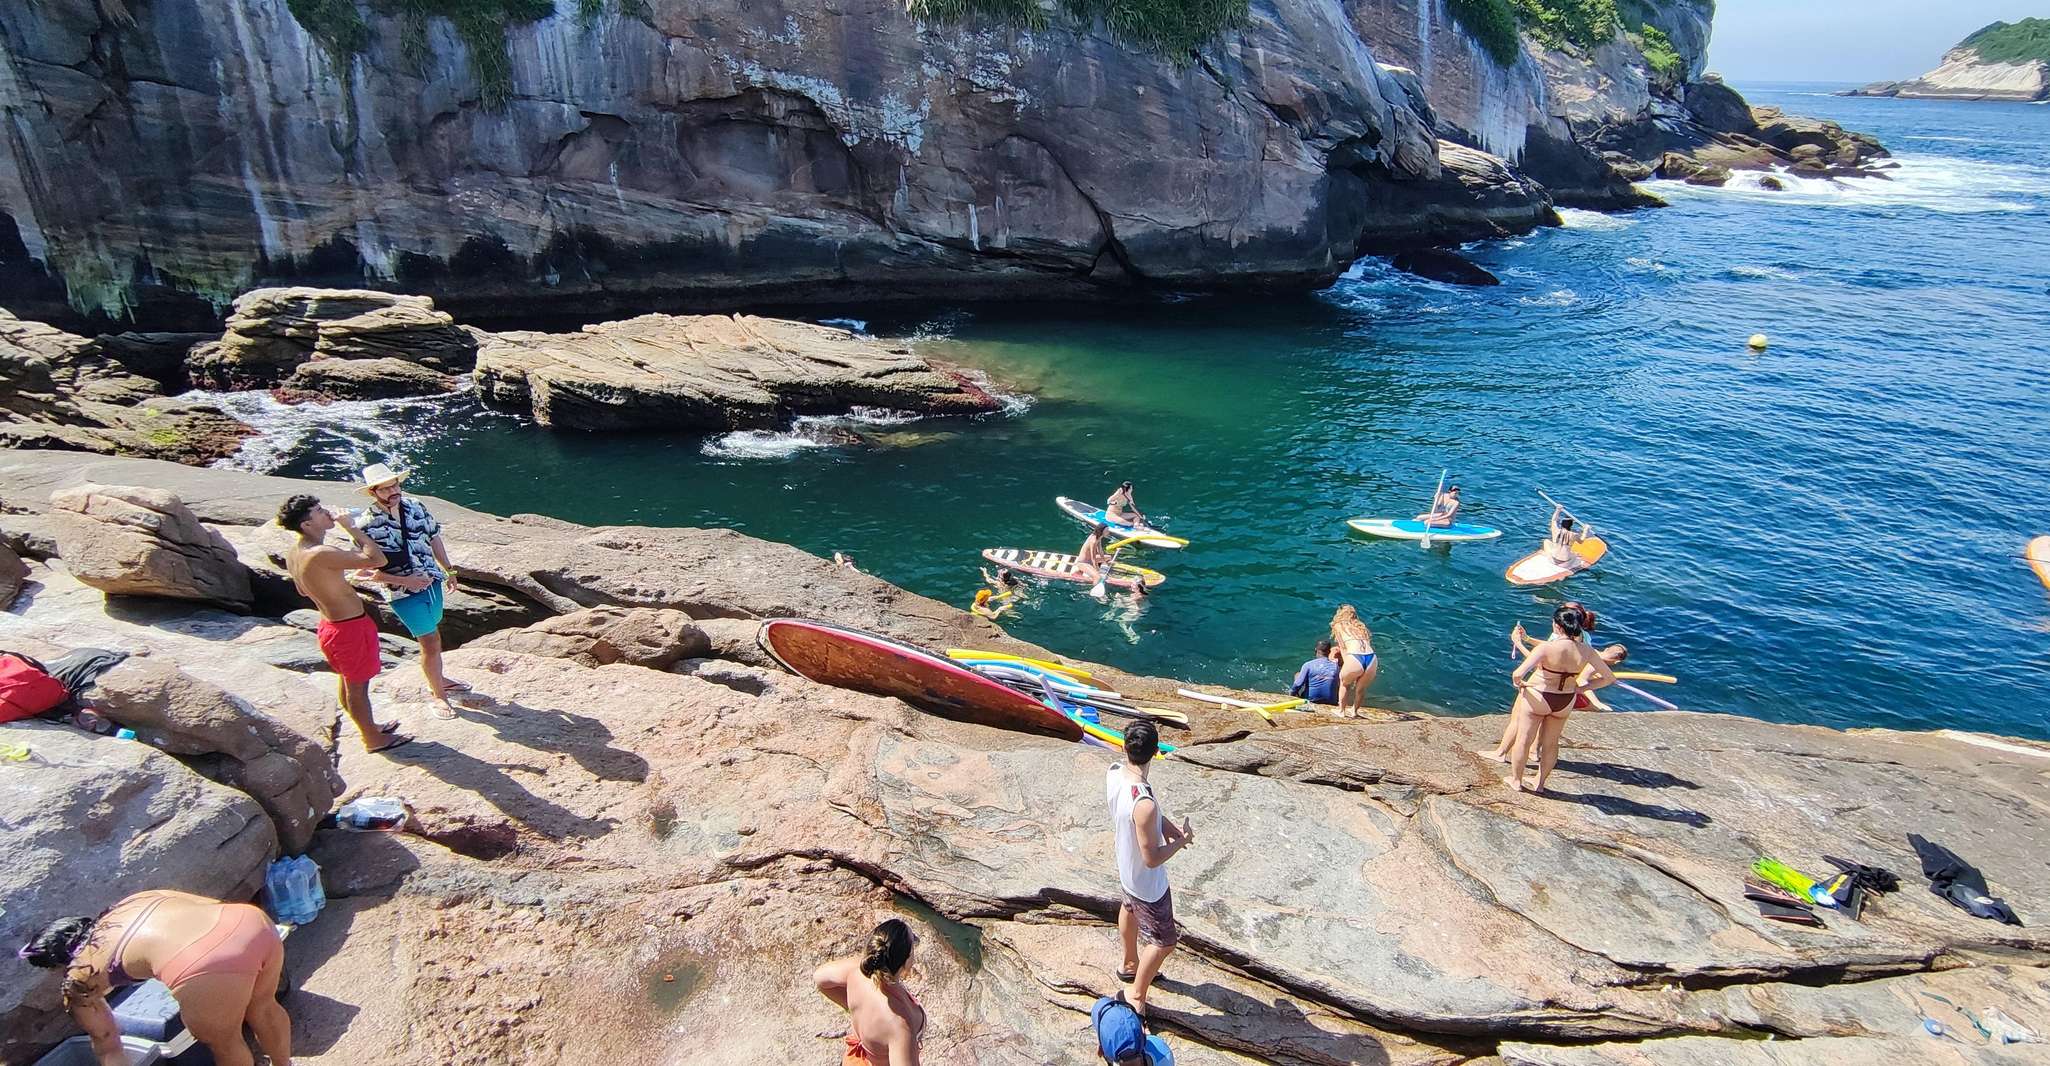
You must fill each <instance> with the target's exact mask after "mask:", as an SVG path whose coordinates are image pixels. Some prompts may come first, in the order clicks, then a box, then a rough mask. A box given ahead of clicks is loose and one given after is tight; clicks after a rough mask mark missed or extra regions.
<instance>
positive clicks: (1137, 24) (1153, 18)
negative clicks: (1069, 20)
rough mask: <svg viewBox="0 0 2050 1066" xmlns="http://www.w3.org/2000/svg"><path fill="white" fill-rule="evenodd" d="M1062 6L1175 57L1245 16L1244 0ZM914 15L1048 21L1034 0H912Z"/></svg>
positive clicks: (1182, 57) (1070, 1)
mask: <svg viewBox="0 0 2050 1066" xmlns="http://www.w3.org/2000/svg"><path fill="white" fill-rule="evenodd" d="M1061 9H1062V10H1063V11H1065V12H1067V14H1068V15H1070V16H1072V17H1074V18H1075V19H1078V20H1080V21H1083V22H1091V23H1093V22H1096V21H1099V20H1100V21H1101V22H1102V23H1103V24H1104V26H1105V27H1107V28H1108V29H1109V30H1110V32H1111V33H1112V34H1114V35H1116V36H1117V37H1118V38H1119V39H1120V40H1124V41H1129V42H1131V43H1132V44H1135V45H1138V46H1140V47H1141V48H1145V49H1147V50H1148V51H1152V52H1157V53H1159V54H1161V55H1164V56H1167V57H1169V58H1171V59H1174V60H1175V61H1176V62H1185V61H1186V60H1187V59H1188V58H1189V57H1190V56H1192V55H1193V54H1194V52H1195V51H1196V49H1198V48H1200V47H1202V46H1203V45H1204V44H1207V43H1208V42H1210V41H1211V40H1213V39H1214V38H1216V37H1217V35H1218V34H1220V33H1223V32H1224V31H1225V30H1228V29H1230V28H1232V27H1234V26H1237V25H1240V24H1242V23H1244V22H1245V20H1246V0H1061ZM911 14H912V15H913V16H914V17H917V18H920V19H926V20H930V21H933V22H955V21H959V20H961V19H965V18H970V17H976V16H980V17H984V18H991V19H995V20H997V21H999V22H1003V23H1007V24H1009V25H1014V26H1025V27H1027V28H1030V29H1040V28H1043V27H1044V26H1045V25H1046V22H1047V19H1046V11H1045V9H1044V8H1041V7H1040V6H1039V4H1038V3H1036V2H1034V0H911Z"/></svg>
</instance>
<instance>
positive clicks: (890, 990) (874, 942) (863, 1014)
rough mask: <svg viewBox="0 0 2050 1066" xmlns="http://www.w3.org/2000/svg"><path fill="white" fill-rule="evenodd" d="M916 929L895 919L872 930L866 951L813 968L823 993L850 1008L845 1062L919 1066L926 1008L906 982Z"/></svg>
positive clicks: (849, 1065) (847, 1064)
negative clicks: (920, 1040) (919, 1003)
mask: <svg viewBox="0 0 2050 1066" xmlns="http://www.w3.org/2000/svg"><path fill="white" fill-rule="evenodd" d="M917 945H918V936H917V934H915V933H913V932H912V931H911V927H910V926H909V925H907V924H905V923H904V921H903V919H900V918H891V919H889V920H888V921H885V922H884V923H883V924H881V925H878V926H876V927H875V930H874V931H873V932H871V933H869V936H868V949H867V951H866V952H865V953H864V954H861V955H856V956H850V957H848V958H844V959H835V960H833V961H832V962H829V963H826V964H825V965H824V966H821V967H819V968H818V969H817V970H816V971H814V972H813V973H812V983H813V984H814V985H817V986H818V990H819V992H820V994H822V995H824V996H825V997H826V998H827V999H830V1000H832V1001H833V1002H834V1003H837V1004H839V1005H840V1006H841V1007H843V1008H845V1009H846V1011H847V1054H846V1055H845V1056H844V1057H843V1058H842V1059H841V1060H840V1063H841V1066H857V1064H862V1063H873V1064H882V1066H918V1041H919V1039H920V1038H921V1037H923V1036H924V1035H925V1008H924V1007H921V1006H919V1005H918V998H917V997H916V996H913V995H912V994H911V990H910V989H908V988H905V987H904V976H905V973H906V971H908V970H909V969H910V968H911V949H912V948H914V947H916V946H917Z"/></svg>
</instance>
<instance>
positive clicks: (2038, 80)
mask: <svg viewBox="0 0 2050 1066" xmlns="http://www.w3.org/2000/svg"><path fill="white" fill-rule="evenodd" d="M1846 95H1849V96H1898V97H1903V98H1908V99H1927V100H2020V101H2024V102H2032V101H2038V100H2050V18H2027V19H2023V20H2021V21H2020V22H1996V23H1993V24H1992V25H1990V26H1987V27H1986V28H1985V29H1982V30H1980V31H1979V32H1977V33H1974V34H1972V35H1971V36H1970V37H1967V38H1965V39H1964V40H1962V41H1959V42H1958V44H1957V47H1955V48H1952V49H1951V50H1950V51H1948V52H1945V53H1944V54H1943V64H1942V65H1941V66H1939V67H1937V68H1936V69H1935V70H1932V71H1930V72H1929V73H1927V74H1924V75H1922V76H1921V77H1919V78H1915V79H1913V80H1910V81H1882V82H1877V83H1874V84H1872V85H1867V86H1865V87H1864V88H1862V89H1855V90H1852V91H1851V92H1849V93H1847V94H1846Z"/></svg>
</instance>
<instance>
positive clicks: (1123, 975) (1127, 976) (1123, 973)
mask: <svg viewBox="0 0 2050 1066" xmlns="http://www.w3.org/2000/svg"><path fill="white" fill-rule="evenodd" d="M1138 979H1139V971H1137V970H1119V971H1118V980H1120V981H1123V982H1124V983H1126V984H1131V983H1132V982H1134V981H1137V980H1138Z"/></svg>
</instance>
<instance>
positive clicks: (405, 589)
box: [363, 463, 469, 718]
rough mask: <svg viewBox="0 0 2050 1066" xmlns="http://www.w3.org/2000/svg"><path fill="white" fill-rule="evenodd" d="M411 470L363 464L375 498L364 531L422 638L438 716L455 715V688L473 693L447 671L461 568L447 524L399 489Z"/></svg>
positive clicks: (380, 574)
mask: <svg viewBox="0 0 2050 1066" xmlns="http://www.w3.org/2000/svg"><path fill="white" fill-rule="evenodd" d="M407 473H408V471H404V470H393V469H392V468H391V467H389V466H387V465H385V464H384V463H372V464H370V465H369V466H366V467H364V468H363V491H364V492H365V493H368V494H369V496H370V506H369V507H367V508H365V509H364V511H363V535H364V536H366V537H369V538H370V539H371V540H372V541H374V542H375V543H376V544H377V546H378V547H379V548H382V549H384V555H385V559H386V562H385V565H384V566H383V567H382V568H381V569H379V570H378V571H377V572H376V573H375V574H374V575H373V579H374V580H375V581H377V583H378V584H380V585H383V586H384V587H385V590H386V595H387V596H388V597H389V599H390V601H391V611H392V614H394V615H397V616H398V619H399V624H400V625H403V626H405V627H406V632H408V633H411V634H412V635H413V639H414V640H417V641H419V642H420V672H421V673H422V674H425V675H426V677H427V687H428V689H429V690H431V691H432V692H433V693H434V700H435V703H436V704H437V706H436V708H435V711H434V716H435V717H436V718H454V717H455V716H456V709H455V705H454V704H452V703H450V702H449V695H448V694H449V692H450V691H452V690H453V691H458V692H467V691H469V686H468V685H465V684H463V683H461V682H459V681H451V680H449V679H448V678H447V677H445V676H443V674H442V672H441V613H442V600H443V594H444V588H443V586H444V585H446V587H447V589H449V590H453V589H454V588H455V587H456V568H455V566H454V565H452V564H451V563H450V562H449V561H448V549H447V548H446V547H444V546H443V545H442V542H441V523H439V522H436V521H435V520H434V516H433V515H431V514H428V513H427V508H426V507H424V506H422V505H421V503H420V501H419V500H416V499H413V498H412V497H410V496H407V495H406V494H405V493H403V492H401V491H400V490H399V483H400V482H402V481H404V480H406V475H407Z"/></svg>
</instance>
